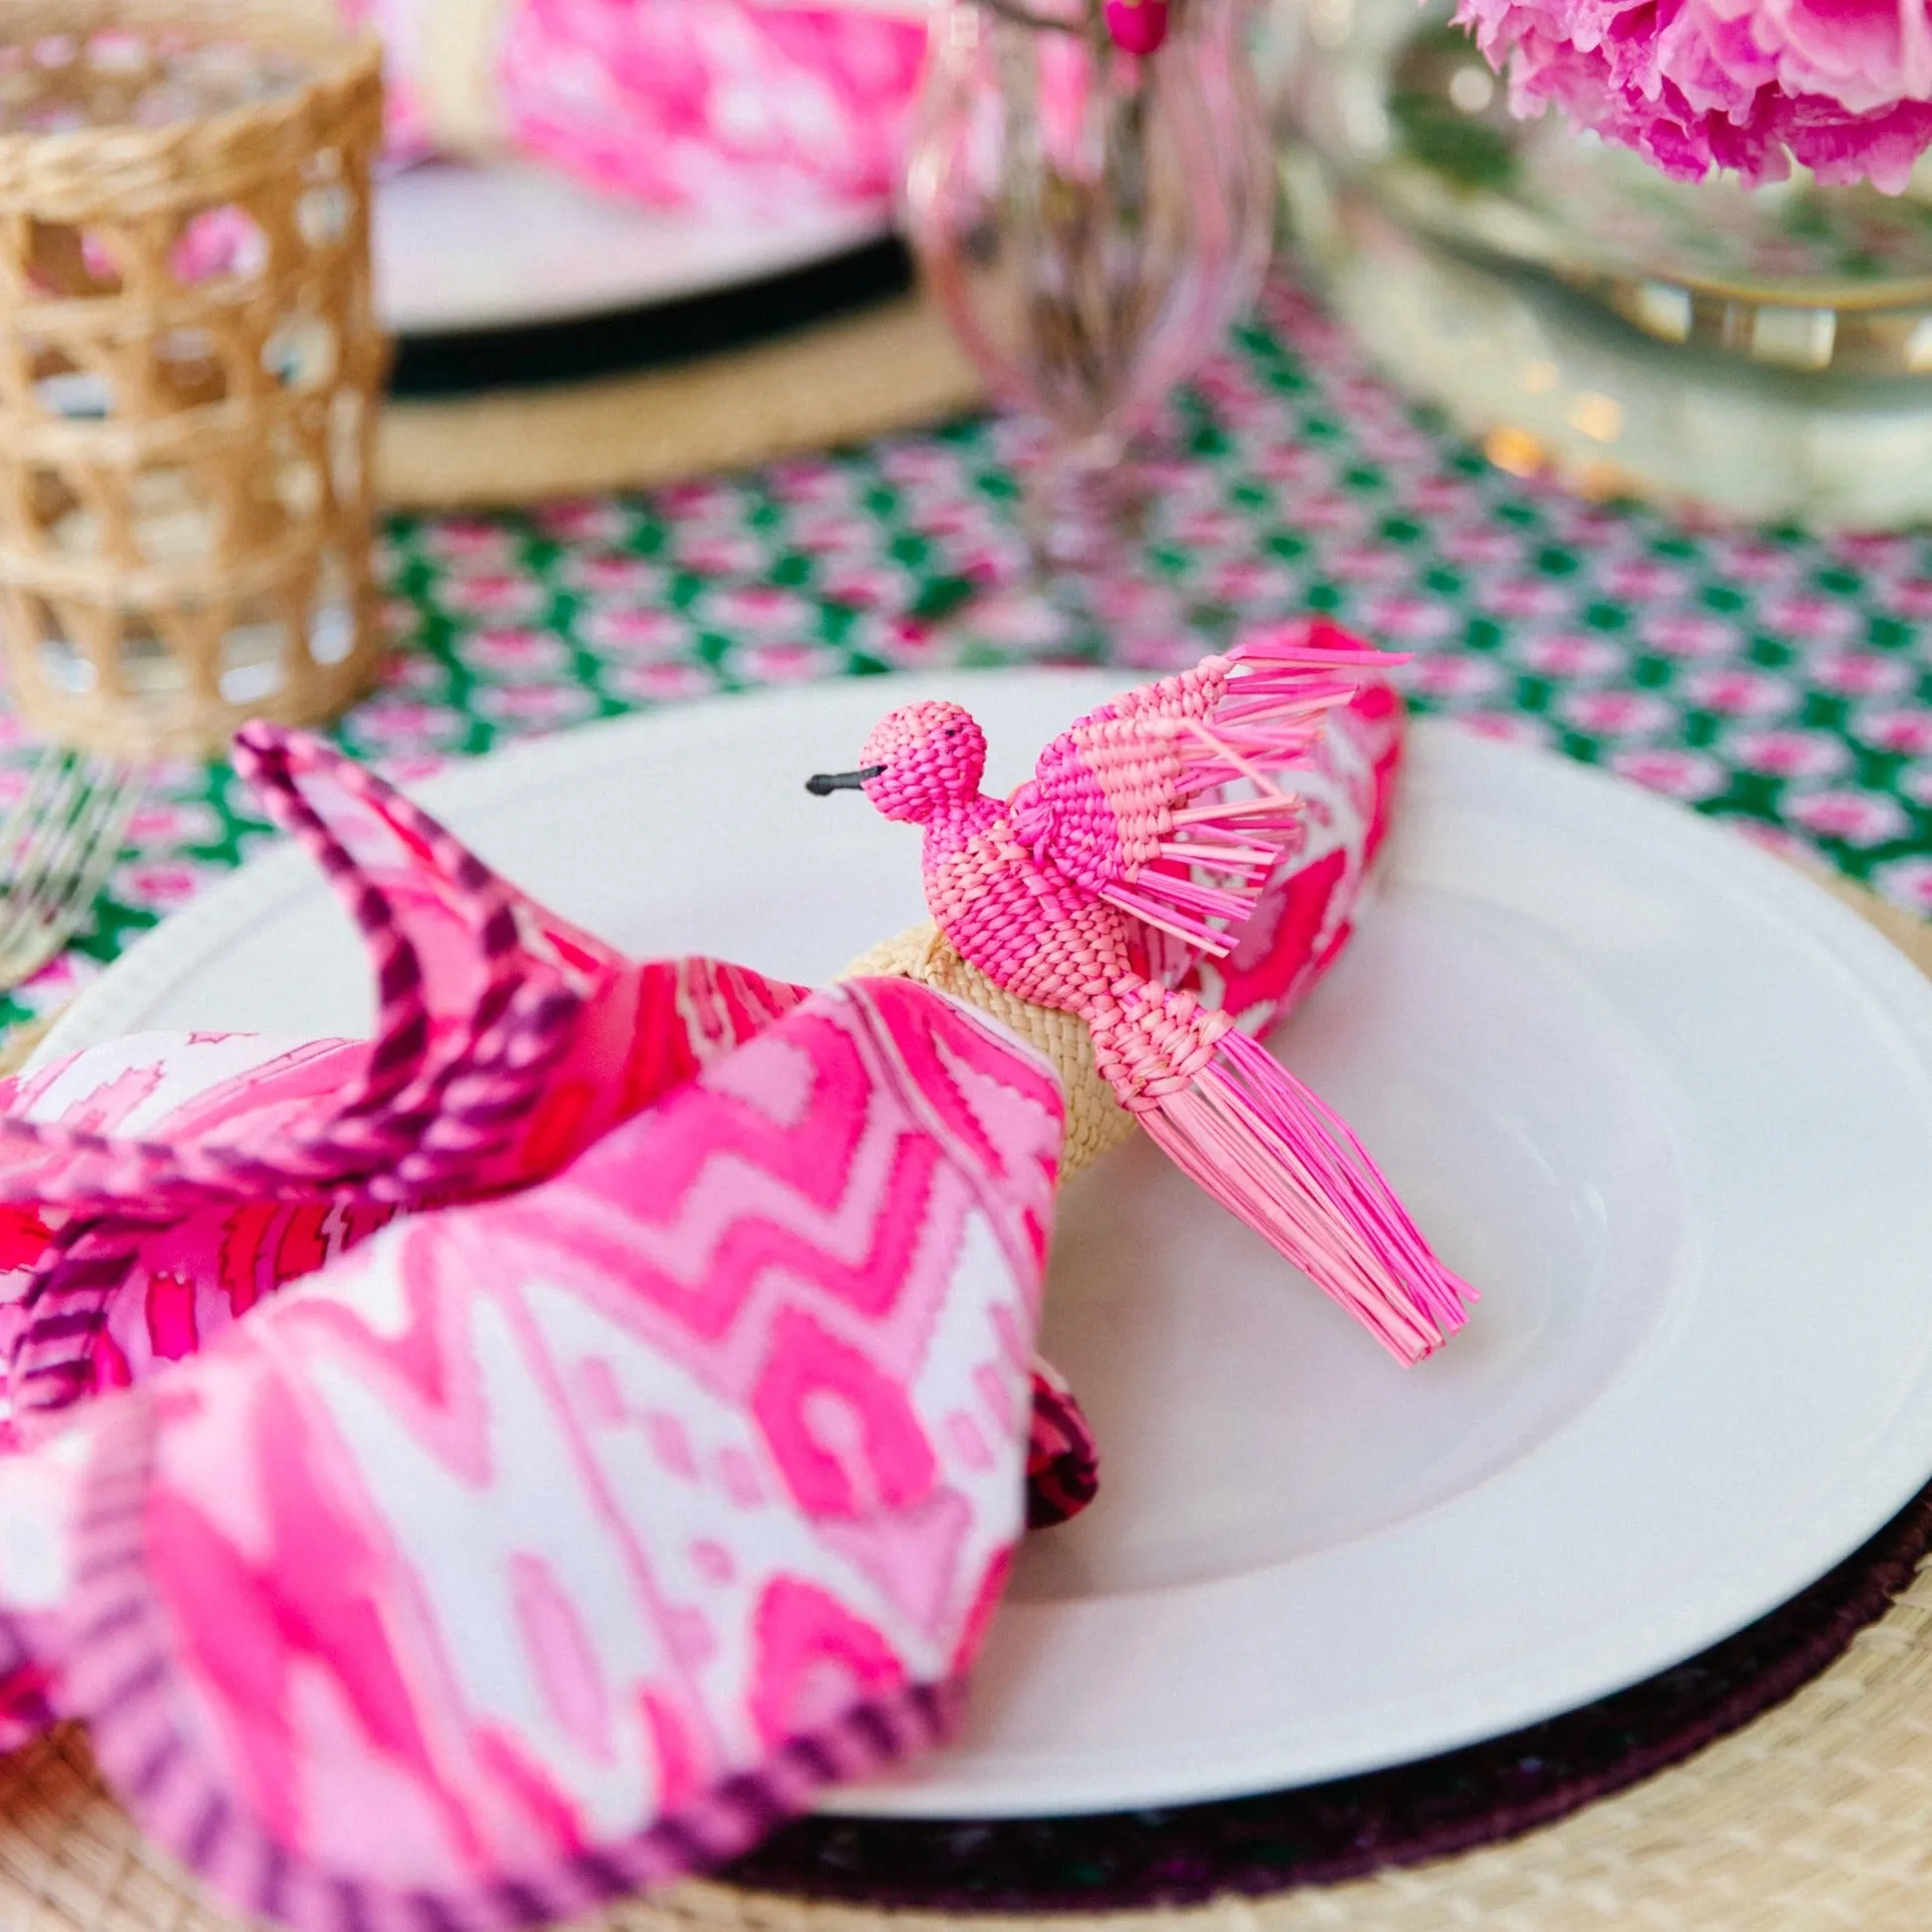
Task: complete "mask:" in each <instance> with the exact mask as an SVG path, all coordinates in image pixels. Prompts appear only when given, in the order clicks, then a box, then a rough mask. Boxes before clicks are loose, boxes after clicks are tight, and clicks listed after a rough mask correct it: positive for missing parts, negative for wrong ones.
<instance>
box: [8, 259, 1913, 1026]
mask: <svg viewBox="0 0 1932 1932" xmlns="http://www.w3.org/2000/svg"><path fill="white" fill-rule="evenodd" d="M1161 447H1162V454H1161V456H1160V458H1159V460H1158V462H1157V465H1156V467H1155V472H1154V475H1155V481H1156V483H1157V489H1158V499H1157V502H1156V504H1155V507H1154V511H1153V515H1152V520H1151V526H1150V529H1149V534H1148V544H1147V551H1146V572H1145V578H1144V580H1143V581H1139V582H1136V583H1133V584H1130V585H1123V586H1120V587H1118V589H1115V590H1111V591H1109V592H1108V593H1107V595H1106V598H1105V604H1104V609H1103V612H1102V615H1103V617H1104V620H1105V630H1106V635H1107V639H1108V642H1107V645H1106V650H1107V653H1108V654H1109V655H1110V656H1111V657H1112V658H1113V659H1114V660H1116V661H1118V662H1121V663H1124V664H1127V665H1130V666H1132V667H1135V668H1138V669H1145V670H1147V671H1149V672H1156V671H1161V670H1166V669H1171V668H1175V667H1177V666H1178V665H1180V664H1182V663H1185V662H1189V661H1191V660H1192V658H1194V657H1195V656H1197V655H1198V654H1199V652H1200V650H1201V649H1202V648H1203V643H1202V639H1201V635H1200V633H1199V631H1198V630H1197V629H1190V627H1189V623H1188V618H1189V614H1190V613H1198V612H1199V611H1200V610H1202V609H1204V608H1211V609H1213V610H1215V611H1216V612H1217V613H1218V614H1219V617H1220V623H1219V625H1218V626H1217V628H1220V629H1228V628H1237V627H1238V626H1239V624H1240V623H1242V622H1244V621H1249V620H1260V619H1266V618H1270V617H1276V616H1281V615H1284V614H1288V613H1292V612H1295V611H1299V610H1303V609H1309V608H1313V609H1316V610H1322V611H1327V612H1330V613H1332V614H1333V615H1335V616H1336V617H1337V618H1339V619H1340V620H1341V621H1343V622H1344V623H1346V624H1348V625H1350V626H1352V627H1354V628H1356V629H1358V630H1360V631H1362V632H1363V633H1364V634H1366V635H1368V636H1370V637H1372V638H1375V639H1377V640H1378V641H1380V642H1382V643H1385V644H1387V645H1389V646H1391V647H1393V648H1396V649H1400V650H1405V651H1409V652H1413V653H1415V655H1416V662H1415V663H1414V664H1413V665H1411V666H1410V667H1409V669H1408V671H1407V673H1406V676H1407V679H1408V684H1409V689H1410V692H1411V694H1412V696H1413V698H1414V700H1415V702H1416V704H1417V705H1418V706H1419V707H1420V708H1422V709H1424V710H1427V711H1433V712H1439V713H1446V714H1449V715H1452V716H1455V717H1457V718H1460V719H1461V720H1463V721H1464V722H1465V723H1466V724H1467V725H1469V726H1470V727H1471V728H1473V729H1475V730H1479V731H1483V732H1488V733H1491V734H1493V735H1496V736H1500V737H1507V738H1512V739H1518V740H1523V741H1528V742H1534V743H1539V744H1545V745H1549V746H1551V747H1554V748H1555V749H1557V750H1560V751H1562V752H1564V753H1567V754H1568V755H1570V756H1571V757H1574V758H1579V759H1582V760H1585V761H1587V762H1589V763H1591V764H1599V765H1603V766H1606V767H1608V768H1610V769H1611V770H1613V771H1615V772H1618V773H1620V774H1622V775H1623V776H1624V777H1626V778H1629V779H1631V780H1634V781H1635V782H1637V783H1638V784H1641V785H1646V786H1650V787H1653V788H1656V789H1657V790H1660V791H1662V792H1665V793H1668V794H1670V795H1671V796H1673V797H1675V798H1678V799H1681V800H1684V801H1686V802H1687V803H1688V804H1690V805H1695V806H1697V807H1698V808H1699V809H1701V810H1705V811H1709V812H1713V813H1718V814H1722V815H1725V816H1727V817H1730V818H1733V819H1736V820H1737V821H1739V823H1740V825H1741V827H1742V828H1744V829H1746V830H1749V831H1751V832H1752V833H1753V834H1754V835H1755V836H1757V837H1759V838H1761V839H1765V840H1768V841H1771V842H1772V843H1774V844H1776V845H1778V846H1779V847H1781V848H1785V849H1788V850H1791V851H1793V852H1801V853H1809V854H1811V855H1814V856H1816V857H1818V858H1820V859H1821V860H1823V861H1824V862H1826V863H1828V864H1830V865H1832V866H1834V867H1836V868H1837V869H1838V870H1840V871H1841V872H1844V873H1847V874H1849V875H1850V876H1852V877H1854V878H1857V879H1860V880H1863V881H1865V882H1866V883H1868V884H1870V885H1871V886H1872V887H1873V888H1874V889H1875V890H1876V891H1877V892H1879V893H1880V894H1881V895H1882V896H1883V897H1885V898H1887V899H1889V900H1891V901H1893V902H1894V903H1896V904H1898V905H1901V906H1905V907H1908V908H1911V909H1912V910H1915V911H1918V912H1921V913H1926V914H1932V653H1928V648H1927V641H1926V623H1927V620H1928V619H1932V532H1927V533H1923V534H1916V533H1915V534H1905V535H1886V536H1871V537H1857V536H1819V535H1812V534H1807V533H1806V532H1804V531H1802V530H1797V529H1737V528H1731V527H1725V526H1720V525H1716V524H1712V525H1708V526H1706V525H1699V524H1696V523H1693V522H1688V521H1686V520H1684V519H1682V518H1674V517H1671V516H1667V515H1664V514H1661V513H1659V512H1657V511H1655V510H1651V509H1646V508H1642V507H1631V506H1624V505H1605V504H1593V503H1587V502H1582V501H1579V500H1577V499H1575V498H1573V497H1570V496H1566V495H1564V494H1562V493H1560V492H1559V491H1557V490H1556V489H1554V488H1553V487H1546V486H1543V485H1540V484H1538V483H1533V482H1532V483H1525V482H1523V481H1521V480H1519V479H1517V478H1514V477H1510V476H1508V475H1505V474H1504V473H1503V472H1501V471H1499V470H1495V469H1493V468H1491V467H1490V466H1489V465H1487V464H1486V463H1485V462H1484V461H1483V460H1482V458H1481V457H1480V455H1479V454H1478V453H1477V452H1475V451H1473V450H1471V449H1470V448H1468V447H1467V446H1466V445H1465V444H1463V443H1461V442H1459V441H1458V440H1456V439H1455V438H1453V437H1452V436H1450V435H1449V434H1448V433H1447V432H1445V431H1444V430H1443V429H1442V428H1441V427H1440V425H1437V424H1435V423H1433V422H1432V421H1431V420H1429V418H1428V417H1427V416H1426V415H1425V414H1424V413H1421V412H1419V411H1417V410H1416V409H1415V408H1414V407H1413V406H1411V405H1410V404H1408V403H1406V402H1405V401H1404V400H1403V399H1401V398H1400V397H1399V396H1397V395H1396V394H1395V393H1394V392H1392V391H1391V390H1390V389H1389V388H1388V387H1387V386H1386V385H1385V384H1383V383H1382V382H1380V381H1379V380H1378V379H1376V378H1375V377H1374V376H1373V375H1372V374H1370V373H1369V372H1368V371H1367V370H1366V369H1365V368H1364V367H1363V366H1362V364H1361V361H1360V359H1359V357H1358V356H1357V354H1356V353H1355V351H1354V349H1353V347H1352V345H1351V344H1350V342H1349V341H1348V340H1347V338H1346V337H1345V336H1344V335H1342V334H1341V332H1340V331H1338V330H1337V329H1336V328H1335V327H1334V326H1333V325H1332V324H1331V323H1330V322H1329V321H1328V320H1327V319H1326V318H1325V317H1324V316H1323V315H1322V314H1321V313H1320V312H1319V311H1318V310H1316V309H1315V308H1313V307H1312V306H1311V305H1310V304H1309V303H1308V302H1307V300H1306V299H1305V298H1304V297H1303V296H1301V295H1300V294H1299V293H1298V292H1296V291H1295V290H1294V288H1293V287H1292V286H1291V285H1289V284H1287V283H1277V284H1276V285H1275V286H1273V287H1272V288H1271V289H1270V291H1269V292H1268V294H1267V296H1266V297H1265V299H1264V301H1263V303H1262V306H1261V310H1260V313H1259V314H1258V316H1257V317H1256V318H1255V319H1254V321H1253V322H1252V323H1251V324H1250V325H1249V326H1247V327H1246V328H1244V329H1242V330H1240V331H1239V332H1238V333H1237V335H1236V337H1235V339H1234V340H1233V342H1232V343H1231V344H1230V346H1229V349H1228V351H1227V352H1226V353H1225V354H1224V355H1223V356H1221V357H1220V358H1219V359H1218V360H1217V361H1216V362H1215V363H1214V364H1213V365H1212V366H1211V367H1210V368H1209V369H1208V370H1207V371H1206V372H1205V373H1204V375H1203V376H1202V377H1201V379H1200V380H1199V381H1198V382H1197V383H1195V384H1194V385H1193V386H1192V387H1191V388H1190V389H1189V390H1188V391H1187V392H1185V393H1184V394H1183V395H1182V396H1180V397H1179V398H1177V399H1176V400H1175V402H1174V404H1173V406H1172V408H1171V410H1170V411H1169V414H1168V420H1167V421H1166V423H1165V424H1164V425H1163V429H1162V436H1161ZM1026 454H1027V435H1026V432H1025V431H1024V430H1023V429H1022V428H1020V427H1019V426H1017V425H1014V424H1011V423H1007V422H1002V421H998V420H974V421H970V422H966V423H961V424H956V425H953V426H951V427H949V428H946V429H944V430H942V431H939V432H937V433H935V434H930V435H918V436H905V437H898V438H892V439H889V440H886V441H883V442H879V443H874V444H869V445H866V446H864V447H862V448H859V449H855V450H851V451H846V452H841V453H836V454H832V455H828V456H825V457H822V458H814V459H811V460H807V461H796V462H790V463H784V464H779V465H774V466H772V467H770V468H767V469H764V470H758V471H753V472H750V473H747V474H745V475H742V476H734V477H727V478H719V479H715V480H709V481H705V482H700V483H689V484H684V485H680V486H678V487H674V488H669V489H662V490H658V491H656V492H653V493H651V494H648V495H640V496H627V497H620V498H606V499H598V500H595V501H586V502H565V503H554V504H550V505H546V506H542V507H539V508H536V509H532V510H529V511H527V512H517V513H511V514H501V515H492V516H483V517H479V516H461V517H457V516H443V517H404V518H397V519H395V520H394V521H392V522H391V523H390V524H389V526H388V528H387V531H386V533H385V539H384V550H383V557H384V569H385V571H386V573H387V582H388V589H389V603H388V617H389V622H390V624H391V626H392V628H393V631H394V635H395V640H396V644H397V651H396V655H395V657H394V659H393V661H392V663H391V664H390V666H389V669H388V672H387V675H386V677H385V679H384V682H383V685H382V687H381V689H380V690H379V691H378V692H376V693H375V694H374V695H373V696H372V697H371V698H370V699H369V700H368V701H366V702H365V703H363V704H362V705H360V706H358V707H357V708H356V709H355V710H354V711H353V712H351V713H350V714H349V715H348V716H347V717H346V718H345V719H344V720H343V721H342V722H341V724H340V726H339V727H338V730H337V736H338V737H339V738H340V740H341V742H342V743H343V744H344V745H345V746H347V747H348V748H349V749H350V750H351V751H352V752H354V753H355V754H356V755H357V756H359V757H362V758H365V759H368V760H370V761H372V762H374V763H376V764H378V765H380V766H381V767H383V769H384V770H386V771H388V772H389V773H391V774H392V775H395V776H400V777H401V778H403V779H404V780H405V781H407V780H409V779H410V778H412V777H419V776H423V775H426V774H427V773H429V772H430V771H432V770H434V769H435V768H436V767H437V766H438V765H440V764H441V763H443V762H445V761H447V760H449V759H452V758H460V757H469V756H474V755H475V754H478V753H481V752H486V751H489V750H491V749H492V748H494V747H495V746H498V745H501V744H505V743H507V742H509V741H511V740H513V739H516V738H521V737H528V736H530V735H532V734H535V733H539V732H551V731H558V730H566V729H569V728H570V727H573V726H575V725H579V724H582V723H584V722H586V721H588V720H591V719H595V718H601V717H611V716H615V715H617V714H619V713H623V712H629V711H638V710H645V709H649V708H651V707H654V706H658V705H667V704H678V703H685V702H688V701H690V700H693V699H700V698H709V697H713V696H716V695H718V694H721V693H727V692H733V691H743V690H749V689H754V688H758V687H763V686H770V685H778V684H788V683H798V682H803V681H805V680H808V679H814V678H825V677H850V676H873V675H878V674H881V673H885V672H890V671H896V670H910V669H930V668H935V667H938V666H941V665H944V664H946V663H948V662H958V661H961V660H962V659H966V660H969V661H972V662H1006V661H1014V662H1021V661H1027V660H1028V659H1031V658H1038V657H1040V656H1042V655H1047V654H1059V647H1057V646H1056V645H1055V644H1054V643H1053V642H1052V641H1051V640H1049V639H1044V638H1042V637H1041V636H1040V635H1037V634H1036V635H1031V636H1030V635H1029V634H1028V633H1027V630H1026V627H1025V625H1024V624H1017V623H1016V624H1013V625H1011V626H1009V629H1008V632H1007V633H1002V632H1000V631H999V630H998V628H997V627H994V628H993V629H992V630H991V631H989V630H988V629H987V628H986V627H984V626H981V627H978V628H977V629H976V631H975V641H974V642H973V643H972V644H971V645H969V646H964V647H962V646H961V645H960V644H959V643H957V642H956V641H954V640H955V639H956V638H957V636H958V634H959V631H958V627H957V626H955V625H951V624H949V623H948V622H947V617H948V613H949V612H953V611H955V610H957V608H958V607H959V606H960V605H961V604H962V603H963V602H964V601H965V600H966V599H967V598H969V597H971V596H972V595H973V594H974V593H975V591H976V590H982V589H986V588H989V587H992V588H997V587H999V586H1002V585H1011V584H1013V583H1015V582H1017V581H1018V579H1019V575H1020V572H1021V570H1022V567H1023V561H1024V551H1023V546H1022V543H1021V540H1020V536H1019V532H1018V526H1017V520H1016V509H1017V497H1018V490H1017V485H1016V483H1015V481H1014V475H1015V466H1016V464H1017V463H1018V462H1020V461H1022V460H1024V458H1025V456H1026ZM34 756H35V747H34V746H33V745H32V744H31V743H30V742H29V741H28V740H27V738H26V736H25V734H24V733H23V732H22V730H21V729H20V727H19V726H18V724H17V723H15V722H14V721H13V720H11V719H10V718H5V717H0V801H3V800H4V798H5V797H11V796H16V795H17V794H18V792H19V790H20V789H21V788H22V787H24V785H25V783H26V776H27V773H28V771H29V770H30V769H31V766H32V763H33V759H34ZM267 835H268V833H267V828H266V826H265V825H264V824H263V823H261V822H260V821H259V820H258V819H256V818H254V817H252V816H251V815H250V814H249V812H248V809H247V805H246V801H245V800H244V799H243V798H242V797H241V795H240V793H239V790H238V788H237V787H236V785H235V782H234V779H233V776H232V774H231V773H230V772H229V771H228V770H227V769H226V768H225V767H215V768H211V769H206V770H203V769H201V768H198V767H194V768H189V767H174V768H169V769H167V770H166V771H164V772H162V773H161V774H160V775H158V779H157V783H156V785H155V788H154V791H153V794H152V796H151V798H150V800H149V803H148V804H147V805H146V806H145V807H144V808H143V810H142V812H141V814H140V815H139V816H138V818H137V819H136V821H135V823H134V825H133V827H132V829H131V832H130V837H129V844H128V847H127V849H126V851H125V852H124V854H123V857H122V861H121V863H120V865H119V866H118V868H117V870H116V872H115V874H114V877H113V881H112V884H111V886H110V889H109V892H108V895H107V897H106V898H105V899H104V900H103V902H102V904H101V907H100V909H99V912H98V915H97V917H96V920H95V923H94V926H93V928H92V930H91V931H90V932H89V933H88V934H87V935H86V936H85V937H84V938H83V939H82V940H81V941H80V942H79V944H77V945H76V946H75V947H73V948H72V949H71V950H70V951H69V952H68V953H67V954H66V955H64V956H63V957H62V958H61V959H59V960H57V961H56V962H54V964H53V965H51V966H50V967H48V968H47V969H46V970H45V971H44V972H42V973H41V974H39V975H38V976H37V977H36V978H35V979H34V980H32V981H31V982H29V983H28V984H27V985H26V986H24V987H22V988H21V989H20V990H19V991H18V992H17V993H16V994H14V995H13V996H11V997H10V998H8V999H7V1000H6V1001H5V1002H4V1004H3V1005H0V1024H4V1025H12V1024H15V1023H18V1022H19V1021H21V1020H23V1019H26V1018H27V1017H29V1016H31V1015H34V1014H36V1013H44V1012H46V1011H47V1010H49V1009H50V1008H52V1007H56V1006H59V1005H61V1004H64V1003H65V1002H66V1001H67V1000H68V999H70V998H72V996H73V995H74V993H75V992H76V991H77V990H78V989H79V988H80V986H81V985H83V984H84V983H85V982H86V981H87V980H88V979H89V978H90V977H92V976H93V975H94V974H96V973H98V972H99V971H100V970H101V969H102V967H103V966H104V965H105V964H106V963H107V962H108V961H110V960H112V959H113V958H114V957H115V956H116V954H118V953H119V952H120V951H121V950H122V949H123V948H124V947H125V946H126V945H127V944H128V943H129V941H130V940H131V939H132V938H133V937H134V936H135V935H136V934H138V933H139V932H140V931H141V930H142V929H143V928H145V927H147V926H149V925H151V924H153V923H154V922H155V921H156V920H157V919H159V918H161V916H162V915H164V914H166V913H168V912H171V911H173V910H174V909H175V908H176V907H178V906H179V905H181V904H182V903H184V902H185V901H186V900H187V899H188V898H190V897H192V895H193V894H194V893H195V892H196V891H197V890H199V889H200V887H201V886H203V885H204V884H206V883H207V882H208V881H209V880H211V879H213V878H215V877H218V876H219V875H220V874H221V873H223V872H225V871H227V870H228V869H230V868H232V867H233V866H235V865H237V864H238V863H239V862H240V861H241V859H242V858H243V857H244V856H245V855H246V854H247V853H248V852H249V850H250V849H251V848H253V847H254V846H255V845H256V844H257V843H258V842H260V841H261V840H262V839H264V838H266V837H267Z"/></svg>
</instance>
